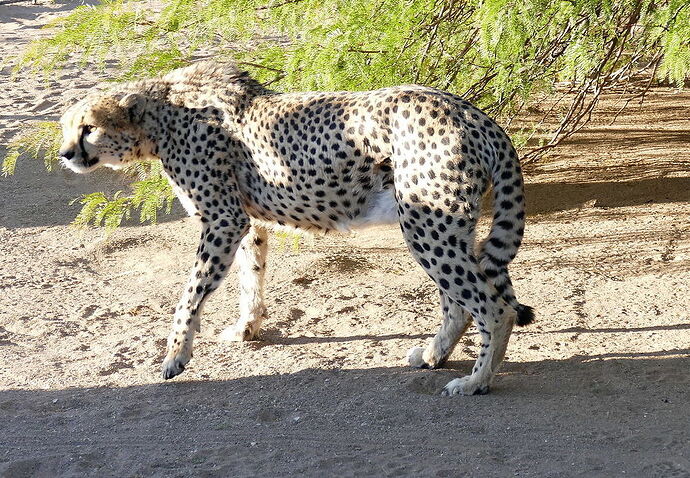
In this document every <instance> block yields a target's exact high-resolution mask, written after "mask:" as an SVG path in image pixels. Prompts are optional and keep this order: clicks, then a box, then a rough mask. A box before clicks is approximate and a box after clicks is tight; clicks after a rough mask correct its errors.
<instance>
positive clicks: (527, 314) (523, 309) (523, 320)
mask: <svg viewBox="0 0 690 478" xmlns="http://www.w3.org/2000/svg"><path fill="white" fill-rule="evenodd" d="M517 314H518V315H517V321H516V323H517V324H518V325H519V326H524V325H529V324H531V323H532V322H534V309H533V308H532V307H530V306H529V305H523V304H518V306H517Z"/></svg>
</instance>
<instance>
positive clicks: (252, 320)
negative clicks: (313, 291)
mask: <svg viewBox="0 0 690 478" xmlns="http://www.w3.org/2000/svg"><path fill="white" fill-rule="evenodd" d="M267 252H268V233H267V232H266V229H265V228H263V227H261V226H258V225H252V227H251V229H250V230H249V233H248V234H247V235H246V236H244V239H242V242H241V243H240V248H239V249H238V250H237V257H236V261H237V265H238V267H239V269H238V277H239V287H240V318H239V320H238V321H237V322H236V323H235V324H234V325H231V326H230V327H228V328H226V329H225V330H223V332H221V334H220V339H221V340H226V341H231V342H241V341H243V340H252V339H253V338H255V337H256V335H257V333H258V332H259V328H260V327H261V322H262V321H263V319H264V318H265V316H266V306H265V305H264V274H265V271H266V253H267Z"/></svg>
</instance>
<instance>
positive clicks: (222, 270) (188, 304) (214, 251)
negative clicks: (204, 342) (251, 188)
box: [163, 218, 249, 380]
mask: <svg viewBox="0 0 690 478" xmlns="http://www.w3.org/2000/svg"><path fill="white" fill-rule="evenodd" d="M248 225H249V221H248V220H247V219H246V218H239V219H236V218H232V219H231V218H228V219H218V220H217V221H215V222H213V223H206V224H205V225H204V228H203V231H202V233H201V242H200V244H199V248H198V250H197V256H196V262H195V263H194V267H193V268H192V271H191V274H190V277H189V280H188V282H187V285H186V287H185V290H184V292H183V294H182V298H181V299H180V302H179V303H178V305H177V308H176V309H175V315H174V317H173V324H172V331H171V332H170V335H169V336H168V348H167V351H168V353H167V355H166V357H165V360H164V361H163V378H164V379H166V380H167V379H170V378H173V377H175V376H176V375H179V374H181V373H182V372H183V371H184V369H185V366H186V365H187V363H188V362H189V360H190V359H191V358H192V343H193V341H194V336H195V334H196V333H197V332H199V330H200V324H201V321H200V316H201V311H202V308H203V305H204V302H205V301H206V299H207V298H208V296H209V294H210V293H211V292H213V291H214V290H216V289H217V288H218V286H219V285H220V283H221V281H222V280H223V278H224V277H225V275H226V273H227V271H228V269H229V268H230V265H231V264H232V261H233V258H234V256H235V251H236V250H237V248H238V246H239V244H240V241H241V240H242V237H243V236H244V235H245V234H246V233H247V230H248Z"/></svg>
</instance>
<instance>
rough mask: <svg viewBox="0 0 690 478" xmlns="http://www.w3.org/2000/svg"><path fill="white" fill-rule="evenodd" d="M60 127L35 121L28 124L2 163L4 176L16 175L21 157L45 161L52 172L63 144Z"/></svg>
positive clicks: (14, 141)
mask: <svg viewBox="0 0 690 478" xmlns="http://www.w3.org/2000/svg"><path fill="white" fill-rule="evenodd" d="M61 135H62V131H61V129H60V125H59V124H58V123H56V122H54V121H35V122H31V123H27V125H26V126H25V127H24V129H23V130H22V131H21V133H20V134H19V135H18V136H17V137H15V138H14V139H13V140H12V141H11V142H10V143H9V144H8V147H7V153H6V155H5V158H4V159H3V162H2V175H3V176H7V175H10V174H14V170H15V167H16V165H17V160H18V159H19V158H21V157H29V158H32V159H43V162H44V163H45V165H46V168H47V169H48V170H49V171H50V170H52V169H53V166H54V165H55V163H56V162H57V160H58V151H59V150H60V143H61V142H62V136H61Z"/></svg>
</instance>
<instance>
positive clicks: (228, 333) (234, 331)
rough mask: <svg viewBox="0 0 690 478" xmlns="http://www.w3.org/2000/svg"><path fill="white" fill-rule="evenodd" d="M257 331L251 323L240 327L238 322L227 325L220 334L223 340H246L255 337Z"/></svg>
mask: <svg viewBox="0 0 690 478" xmlns="http://www.w3.org/2000/svg"><path fill="white" fill-rule="evenodd" d="M255 335H256V332H255V331H254V330H253V329H252V326H251V325H246V326H244V327H238V326H237V324H235V325H231V326H230V327H226V328H225V329H224V330H223V331H222V332H221V333H220V335H219V336H218V338H219V339H220V340H221V341H223V342H246V341H249V340H252V339H254V336H255Z"/></svg>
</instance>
